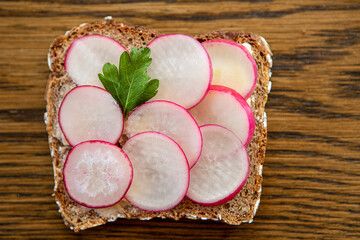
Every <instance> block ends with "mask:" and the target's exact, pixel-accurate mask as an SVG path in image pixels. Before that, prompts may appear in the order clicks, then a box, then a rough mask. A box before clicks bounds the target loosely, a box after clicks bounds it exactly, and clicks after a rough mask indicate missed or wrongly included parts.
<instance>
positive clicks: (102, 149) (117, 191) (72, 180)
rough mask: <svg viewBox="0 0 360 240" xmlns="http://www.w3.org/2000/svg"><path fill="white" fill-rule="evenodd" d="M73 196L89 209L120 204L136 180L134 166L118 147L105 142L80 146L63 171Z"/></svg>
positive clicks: (72, 152)
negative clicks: (133, 172) (133, 174)
mask: <svg viewBox="0 0 360 240" xmlns="http://www.w3.org/2000/svg"><path fill="white" fill-rule="evenodd" d="M63 177H64V184H65V188H66V191H67V193H68V194H69V196H70V197H71V198H72V199H73V200H74V201H75V202H77V203H79V204H81V205H84V206H86V207H89V208H102V207H109V206H112V205H114V204H116V203H117V202H119V201H120V200H121V199H122V198H123V196H124V195H125V193H126V192H127V190H128V188H129V186H130V183H131V180H132V166H131V163H130V161H129V159H128V158H127V156H126V154H125V153H124V152H123V151H122V150H121V149H120V148H119V147H117V146H115V145H113V144H110V143H107V142H101V141H89V142H83V143H80V144H78V145H76V146H75V147H74V148H73V149H72V150H71V151H70V153H69V155H68V157H67V159H66V162H65V165H64V170H63Z"/></svg>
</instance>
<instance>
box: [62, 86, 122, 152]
mask: <svg viewBox="0 0 360 240" xmlns="http://www.w3.org/2000/svg"><path fill="white" fill-rule="evenodd" d="M84 87H92V88H97V89H100V90H102V91H105V92H107V93H109V92H108V91H106V90H105V89H103V88H101V87H97V86H93V85H81V86H77V87H74V88H73V89H71V90H70V91H69V92H68V93H67V94H66V95H65V97H64V99H63V101H62V102H61V104H60V108H59V113H58V122H59V126H60V129H61V132H62V133H63V134H64V137H65V139H66V141H67V142H68V143H69V144H70V146H72V147H73V146H74V144H72V143H71V142H70V141H69V139H68V138H67V137H66V134H65V132H64V130H63V127H62V125H61V117H60V116H61V114H60V112H61V108H62V106H63V103H64V102H65V100H66V97H67V96H68V95H69V94H70V93H71V92H72V91H74V90H76V89H79V88H84ZM109 94H110V93H109ZM110 95H111V94H110ZM111 97H112V96H111ZM114 101H115V99H114ZM115 102H116V101H115ZM116 105H117V106H118V107H119V109H120V113H121V116H122V119H123V123H122V128H121V132H120V135H119V138H118V139H117V140H116V142H115V143H117V142H118V141H119V140H120V138H121V136H122V133H123V131H124V122H125V119H124V114H123V112H122V109H121V107H120V105H119V103H118V102H116ZM89 141H100V142H104V141H101V140H91V139H89V140H88V141H84V142H89ZM78 144H80V143H78ZM71 151H72V149H71Z"/></svg>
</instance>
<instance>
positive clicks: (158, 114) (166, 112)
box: [124, 101, 202, 168]
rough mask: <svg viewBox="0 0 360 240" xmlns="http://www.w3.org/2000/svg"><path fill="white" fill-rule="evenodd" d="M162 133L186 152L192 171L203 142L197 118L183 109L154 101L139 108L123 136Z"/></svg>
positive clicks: (133, 113) (128, 120)
mask: <svg viewBox="0 0 360 240" xmlns="http://www.w3.org/2000/svg"><path fill="white" fill-rule="evenodd" d="M147 131H154V132H160V133H162V134H164V135H166V136H168V137H170V138H172V139H173V140H175V141H176V142H177V143H178V144H179V145H180V147H181V148H182V150H183V151H184V153H185V155H186V158H187V160H188V161H189V166H190V168H191V167H192V166H194V165H195V163H196V162H197V160H198V158H199V156H200V153H201V148H202V138H201V133H200V130H199V126H198V125H197V123H196V121H195V120H194V118H193V117H192V116H191V115H190V114H189V112H188V111H186V110H185V109H184V108H183V107H181V106H179V105H177V104H175V103H172V102H168V101H154V102H149V103H145V104H143V105H141V106H139V107H137V108H136V109H135V110H134V111H133V112H132V113H131V114H130V115H129V117H128V119H127V120H126V123H125V127H124V134H126V136H127V137H129V138H130V137H132V136H134V135H135V134H137V133H141V132H147Z"/></svg>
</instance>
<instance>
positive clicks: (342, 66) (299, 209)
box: [0, 0, 360, 239]
mask: <svg viewBox="0 0 360 240" xmlns="http://www.w3.org/2000/svg"><path fill="white" fill-rule="evenodd" d="M107 15H112V16H113V17H114V18H115V19H116V20H119V21H125V22H128V23H131V24H136V25H143V26H145V27H147V28H150V29H156V30H159V31H163V32H166V33H174V32H176V33H185V34H190V35H192V34H200V33H205V32H210V31H214V30H231V31H238V30H245V31H251V32H256V33H258V34H260V35H262V36H263V37H265V38H266V39H267V41H268V42H269V44H270V46H271V49H272V51H273V53H274V58H273V60H274V67H273V77H272V82H273V88H272V92H271V94H270V96H269V101H268V104H267V114H268V129H269V133H268V137H269V141H268V148H267V155H266V160H265V165H264V182H263V193H262V197H261V204H260V208H259V211H258V213H257V215H256V217H255V219H254V223H252V224H243V225H241V226H229V225H226V224H222V223H216V222H212V221H191V220H181V221H180V222H176V221H170V220H161V219H157V220H151V221H148V222H144V221H135V220H118V221H116V222H115V223H110V224H107V225H105V226H101V227H98V228H94V229H89V230H87V231H84V232H81V233H77V234H75V233H73V232H72V231H70V230H69V229H67V227H65V226H64V224H63V221H62V219H61V216H60V214H59V213H58V212H57V205H56V204H55V202H54V199H53V197H51V194H52V189H53V170H52V166H51V158H50V154H49V148H48V143H47V135H46V133H45V126H44V123H43V113H44V112H45V101H44V91H45V86H46V80H47V77H48V74H49V69H48V67H47V61H46V56H47V51H48V47H49V45H50V44H51V42H52V40H53V39H54V38H55V37H57V36H59V35H61V34H63V33H64V32H65V31H66V30H68V29H70V28H72V27H74V26H77V25H79V24H80V23H83V22H93V21H98V20H100V19H101V18H103V17H104V16H107ZM0 18H1V21H0V238H3V239H10V238H18V239H78V238H79V239H99V238H108V239H360V100H359V96H360V3H359V1H356V0H354V1H321V0H319V1H310V0H304V1H300V0H297V1H280V0H279V1H271V0H257V1H241V2H239V1H231V0H230V1H160V0H155V1H145V0H143V1H142V0H136V1H127V0H123V1H112V0H109V1H101V0H90V1H85V0H81V1H76V2H75V1H70V0H61V1H54V0H51V1H45V0H32V1H0Z"/></svg>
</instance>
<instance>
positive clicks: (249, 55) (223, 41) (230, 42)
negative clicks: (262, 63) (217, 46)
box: [202, 39, 258, 100]
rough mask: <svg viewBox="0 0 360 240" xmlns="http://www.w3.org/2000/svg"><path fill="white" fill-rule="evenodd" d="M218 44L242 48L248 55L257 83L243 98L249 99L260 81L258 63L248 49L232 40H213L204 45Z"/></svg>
mask: <svg viewBox="0 0 360 240" xmlns="http://www.w3.org/2000/svg"><path fill="white" fill-rule="evenodd" d="M217 42H221V43H226V44H229V45H232V46H235V47H238V48H241V50H242V51H243V52H244V53H245V54H246V57H247V58H248V59H249V60H250V62H251V65H252V66H253V71H254V76H255V81H254V83H253V85H252V86H251V89H250V90H249V93H248V94H246V95H245V96H243V98H244V99H245V100H246V99H248V98H249V97H250V96H251V94H252V93H253V92H254V90H255V86H256V83H257V80H258V79H257V78H258V77H257V65H256V62H255V59H254V57H253V56H252V55H251V53H250V52H249V50H247V49H246V47H244V46H243V45H240V44H238V43H237V42H234V41H231V40H227V39H213V40H208V41H205V42H203V43H202V44H207V43H217Z"/></svg>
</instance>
